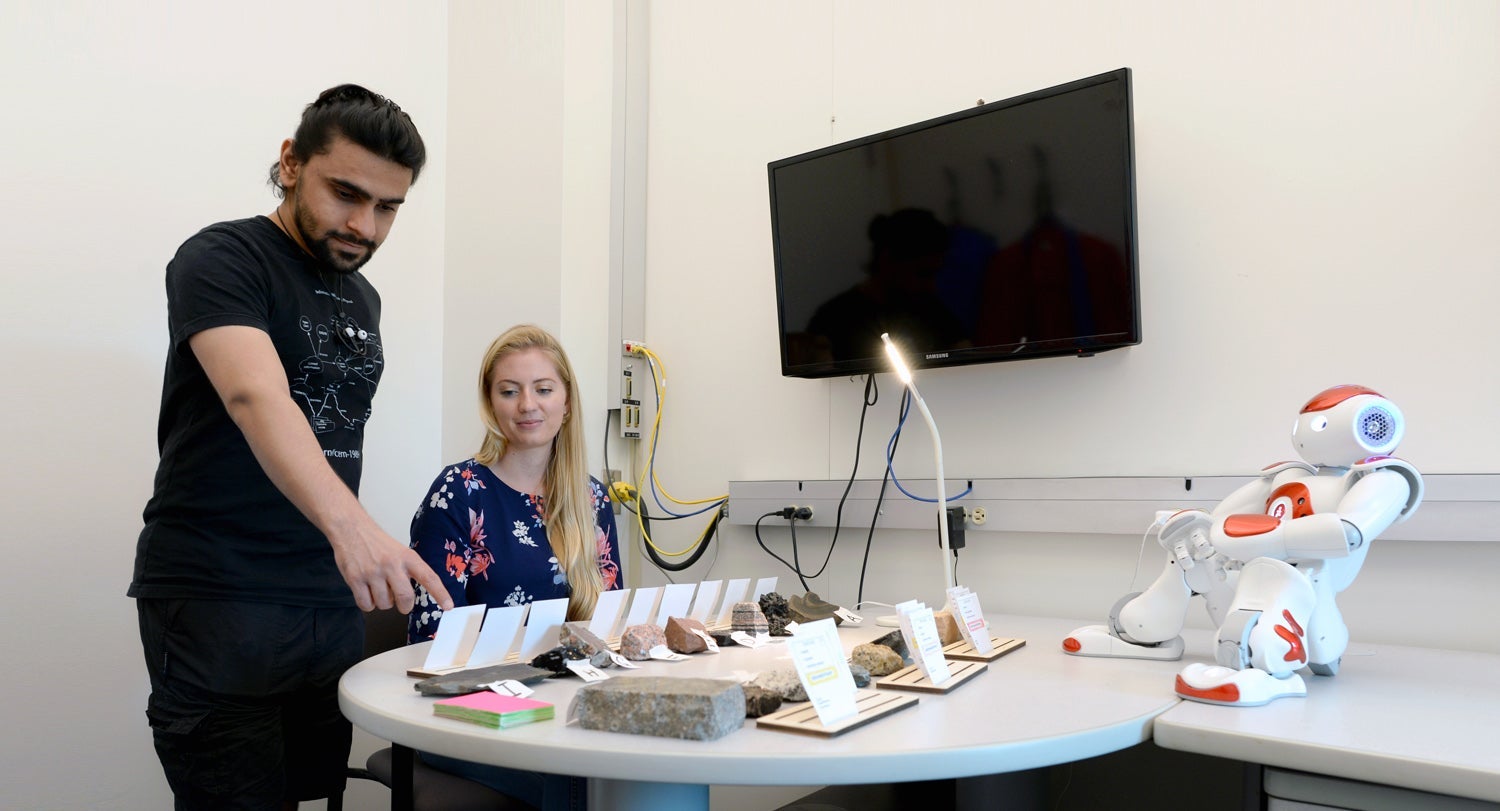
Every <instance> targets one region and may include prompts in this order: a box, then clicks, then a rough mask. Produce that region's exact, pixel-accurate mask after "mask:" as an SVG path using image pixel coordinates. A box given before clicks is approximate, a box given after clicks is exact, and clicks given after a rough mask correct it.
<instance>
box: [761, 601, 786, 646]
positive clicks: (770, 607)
mask: <svg viewBox="0 0 1500 811" xmlns="http://www.w3.org/2000/svg"><path fill="white" fill-rule="evenodd" d="M760 612H761V613H762V614H765V615H766V624H767V626H768V627H769V628H770V630H771V636H791V635H792V632H791V631H788V630H787V629H786V624H787V622H789V621H790V620H791V619H792V609H791V608H790V607H789V606H788V605H787V603H786V598H785V597H783V596H781V595H780V594H777V593H776V592H774V591H768V592H766V593H765V594H762V595H760Z"/></svg>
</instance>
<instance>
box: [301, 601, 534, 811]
mask: <svg viewBox="0 0 1500 811" xmlns="http://www.w3.org/2000/svg"><path fill="white" fill-rule="evenodd" d="M405 644H406V615H405V614H402V613H401V612H399V611H397V610H395V609H394V608H390V609H376V610H374V611H371V612H370V613H368V614H366V615H365V658H366V659H368V658H369V657H371V656H374V655H375V654H377V653H384V652H385V651H388V650H391V649H393V648H399V647H401V646H402V645H405ZM348 775H349V776H350V777H353V778H356V779H362V780H374V781H376V782H378V783H381V784H383V785H385V786H387V787H389V788H390V789H391V809H392V811H536V809H535V808H533V807H532V806H531V805H528V804H526V803H524V802H521V801H520V800H517V799H515V798H514V797H510V796H508V795H505V794H501V793H500V792H498V791H495V790H494V789H492V788H490V787H489V786H485V785H481V784H479V783H475V782H474V781H472V780H467V779H465V778H462V777H459V776H457V775H453V774H449V773H447V772H444V771H439V770H437V769H434V768H432V767H430V766H428V765H426V764H425V763H423V762H422V761H421V760H419V759H417V757H416V752H414V751H413V750H412V749H411V748H410V747H407V746H402V745H400V744H392V745H391V746H388V747H386V748H384V749H381V750H378V751H376V752H375V753H374V754H372V755H370V757H369V759H367V760H366V761H365V768H363V769H360V768H356V767H353V766H351V767H349V770H348ZM328 811H343V797H342V796H333V797H329V798H328Z"/></svg>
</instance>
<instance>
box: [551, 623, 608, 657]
mask: <svg viewBox="0 0 1500 811" xmlns="http://www.w3.org/2000/svg"><path fill="white" fill-rule="evenodd" d="M557 641H558V643H559V644H562V645H571V646H572V647H575V648H578V649H579V650H582V651H583V652H584V653H586V654H588V655H589V656H591V657H592V656H593V655H594V654H596V653H598V652H599V651H608V650H609V649H610V648H609V643H608V642H605V641H604V640H603V639H600V638H599V635H598V634H596V633H594V632H593V631H590V630H589V624H588V623H587V622H577V621H574V622H565V623H563V627H562V630H561V631H559V632H558V634H557Z"/></svg>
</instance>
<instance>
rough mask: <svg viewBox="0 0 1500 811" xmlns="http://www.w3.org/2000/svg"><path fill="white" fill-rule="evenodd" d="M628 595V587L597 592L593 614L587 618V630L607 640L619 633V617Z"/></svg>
mask: <svg viewBox="0 0 1500 811" xmlns="http://www.w3.org/2000/svg"><path fill="white" fill-rule="evenodd" d="M628 597H630V589H615V590H614V591H601V592H599V600H598V602H596V603H594V616H593V617H592V618H591V619H589V630H590V631H592V632H593V634H594V636H597V637H599V638H600V639H603V640H604V641H606V642H609V641H610V640H613V639H615V638H617V637H618V636H619V635H620V617H621V615H623V614H624V613H625V601H626V599H627V598H628Z"/></svg>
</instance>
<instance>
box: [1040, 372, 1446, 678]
mask: <svg viewBox="0 0 1500 811" xmlns="http://www.w3.org/2000/svg"><path fill="white" fill-rule="evenodd" d="M1404 431H1405V421H1404V419H1403V417H1402V415H1401V411H1400V409H1398V408H1397V407H1396V404H1395V403H1392V402H1391V401H1390V400H1387V399H1386V398H1384V397H1382V396H1380V395H1379V394H1378V393H1376V392H1374V391H1372V390H1370V389H1367V388H1365V387H1363V386H1334V387H1333V388H1330V389H1327V390H1326V391H1322V392H1319V393H1318V394H1317V395H1316V396H1315V397H1313V398H1312V399H1311V400H1308V401H1307V404H1306V405H1304V406H1303V407H1302V411H1301V413H1299V414H1298V416H1297V422H1296V424H1295V425H1294V426H1293V427H1292V444H1293V446H1295V447H1296V449H1297V454H1298V455H1299V456H1300V457H1302V461H1292V462H1280V463H1277V464H1274V465H1270V466H1268V467H1266V468H1264V469H1262V470H1261V473H1260V476H1259V477H1258V478H1257V479H1256V480H1255V481H1253V482H1251V483H1250V484H1247V485H1245V486H1244V487H1241V488H1240V489H1238V490H1236V491H1235V492H1233V493H1231V494H1230V495H1229V497H1228V498H1226V499H1224V501H1222V502H1220V503H1219V505H1218V506H1217V507H1215V508H1214V510H1213V512H1211V513H1210V512H1204V511H1203V510H1180V511H1176V512H1171V511H1163V512H1160V513H1158V514H1157V523H1156V525H1157V526H1159V527H1160V530H1159V532H1158V535H1157V537H1158V540H1159V541H1160V543H1161V545H1162V546H1163V547H1164V548H1165V549H1166V550H1167V552H1168V553H1169V555H1170V558H1169V559H1168V561H1167V564H1166V567H1165V569H1164V570H1163V571H1162V573H1161V576H1160V577H1158V578H1156V581H1155V582H1153V583H1152V584H1151V585H1150V586H1149V587H1147V589H1146V590H1145V591H1144V592H1140V593H1137V594H1127V595H1126V596H1124V597H1122V598H1121V599H1120V601H1119V602H1117V603H1115V606H1114V608H1112V609H1111V610H1110V616H1109V624H1108V625H1089V626H1085V627H1083V628H1079V629H1077V630H1075V631H1073V632H1072V633H1071V634H1069V635H1068V637H1067V638H1066V639H1064V640H1063V650H1065V651H1066V652H1068V653H1071V654H1074V655H1076V656H1114V657H1125V658H1141V659H1179V658H1181V657H1182V637H1181V636H1179V634H1180V633H1181V632H1182V626H1183V622H1184V620H1185V618H1186V615H1187V609H1188V603H1189V601H1190V600H1191V599H1192V598H1193V596H1194V595H1198V594H1201V595H1203V596H1204V598H1205V599H1206V601H1207V603H1208V613H1209V615H1210V616H1211V617H1212V618H1213V622H1214V625H1215V626H1216V627H1217V628H1218V635H1217V637H1216V646H1215V651H1214V653H1215V657H1214V658H1215V659H1216V660H1217V662H1218V664H1217V665H1208V664H1202V663H1194V664H1190V665H1188V666H1187V667H1185V668H1183V669H1182V671H1181V672H1180V673H1179V674H1178V676H1177V687H1176V691H1177V694H1178V695H1180V696H1182V697H1183V698H1187V699H1192V700H1194V701H1204V702H1208V703H1213V704H1231V705H1240V706H1255V705H1259V704H1265V703H1267V702H1270V701H1273V700H1275V699H1277V698H1282V697H1285V696H1305V695H1307V686H1306V684H1305V683H1304V682H1303V680H1302V677H1301V676H1300V675H1298V674H1297V672H1296V671H1297V670H1299V669H1301V668H1303V667H1307V668H1309V669H1310V670H1312V672H1313V673H1315V674H1318V675H1322V676H1332V675H1334V674H1335V673H1337V672H1338V667H1339V659H1340V657H1341V656H1343V653H1344V648H1345V647H1346V646H1347V645H1348V642H1349V629H1348V628H1347V627H1346V626H1345V625H1344V618H1343V616H1342V615H1341V614H1340V613H1339V609H1338V606H1337V605H1336V604H1335V602H1334V596H1335V595H1336V594H1338V593H1339V592H1340V591H1343V590H1344V589H1345V588H1347V587H1348V586H1349V584H1350V583H1352V582H1354V578H1355V576H1356V575H1358V574H1359V569H1360V567H1361V566H1362V565H1363V564H1364V561H1365V555H1366V554H1368V553H1369V551H1370V542H1371V541H1373V540H1374V539H1375V538H1376V536H1378V535H1380V533H1382V532H1384V531H1385V530H1386V528H1388V527H1390V526H1391V525H1392V524H1394V523H1397V522H1399V521H1404V520H1406V518H1408V517H1410V516H1411V514H1412V513H1413V512H1414V511H1415V510H1416V509H1417V505H1418V504H1420V503H1421V501H1422V475H1421V474H1420V473H1419V472H1417V469H1416V468H1414V467H1412V466H1411V465H1410V464H1409V463H1407V462H1405V461H1402V460H1400V459H1396V458H1394V457H1392V456H1390V454H1391V453H1392V452H1393V451H1395V449H1396V445H1397V444H1399V443H1400V442H1401V437H1402V434H1403V433H1404Z"/></svg>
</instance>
